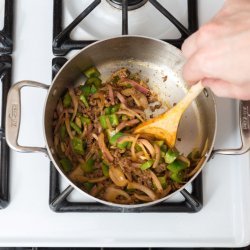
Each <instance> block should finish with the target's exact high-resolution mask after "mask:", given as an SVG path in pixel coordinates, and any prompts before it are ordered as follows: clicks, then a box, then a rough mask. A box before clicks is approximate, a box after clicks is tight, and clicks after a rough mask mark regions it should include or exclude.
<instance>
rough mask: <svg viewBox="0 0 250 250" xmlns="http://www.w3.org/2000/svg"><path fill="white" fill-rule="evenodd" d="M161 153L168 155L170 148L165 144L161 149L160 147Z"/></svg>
mask: <svg viewBox="0 0 250 250" xmlns="http://www.w3.org/2000/svg"><path fill="white" fill-rule="evenodd" d="M160 149H161V151H162V152H164V153H165V154H166V152H167V151H168V147H167V145H166V144H163V145H162V146H161V147H160Z"/></svg>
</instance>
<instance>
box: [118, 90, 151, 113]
mask: <svg viewBox="0 0 250 250" xmlns="http://www.w3.org/2000/svg"><path fill="white" fill-rule="evenodd" d="M122 94H124V95H125V96H132V98H133V99H134V101H135V103H136V105H137V106H139V107H143V108H144V109H146V108H147V107H148V100H147V97H146V96H145V95H144V94H142V93H140V92H138V91H136V90H135V89H124V90H122Z"/></svg>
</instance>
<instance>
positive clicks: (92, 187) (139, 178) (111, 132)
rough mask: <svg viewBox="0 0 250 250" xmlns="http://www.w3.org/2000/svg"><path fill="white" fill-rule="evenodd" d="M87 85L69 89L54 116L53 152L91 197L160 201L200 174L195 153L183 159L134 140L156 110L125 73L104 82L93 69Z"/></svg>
mask: <svg viewBox="0 0 250 250" xmlns="http://www.w3.org/2000/svg"><path fill="white" fill-rule="evenodd" d="M84 75H85V76H86V81H85V82H84V83H83V84H82V85H80V86H78V87H75V88H73V87H72V88H68V89H67V90H66V92H65V93H64V95H63V96H62V97H61V98H60V100H59V101H58V104H57V108H56V110H55V112H54V123H53V124H54V128H53V129H54V147H55V151H56V154H57V156H58V158H59V159H60V165H61V169H62V170H63V171H64V173H65V174H66V175H67V176H68V177H69V178H70V179H71V180H72V181H73V182H74V183H75V184H76V185H77V186H78V187H80V188H81V189H83V190H84V191H86V192H87V193H89V194H90V195H92V196H95V197H97V198H99V199H102V200H106V201H109V202H113V203H119V204H138V203H145V202H150V201H154V200H157V199H160V198H162V197H165V196H167V195H168V194H170V193H172V192H173V191H175V190H177V189H179V188H180V187H181V186H182V185H183V184H185V183H186V182H187V181H188V180H189V179H190V177H191V176H193V175H194V174H195V173H196V172H197V170H198V169H199V165H200V164H197V163H198V162H199V160H200V158H201V156H200V153H199V151H198V150H196V149H194V150H193V151H192V152H191V153H190V154H189V155H188V156H184V155H183V154H181V153H180V152H178V151H177V149H176V148H169V147H168V146H167V145H166V143H165V142H164V141H160V140H157V139H154V138H152V137H150V136H148V135H145V134H140V135H135V134H133V128H135V127H136V126H137V125H139V124H140V123H141V122H143V121H145V120H146V119H147V115H146V114H147V112H146V111H147V110H151V112H154V111H155V110H157V109H159V108H161V103H160V102H159V100H158V99H157V96H156V95H155V94H154V93H152V91H151V90H150V89H149V87H148V86H147V84H146V81H143V80H141V77H140V75H139V74H132V73H131V72H129V70H128V69H126V68H121V69H119V70H118V71H116V72H113V73H112V75H111V76H110V78H109V79H108V80H107V81H106V82H102V80H101V74H100V72H99V71H98V69H97V68H95V67H94V66H93V67H91V68H89V69H87V70H86V71H85V72H84Z"/></svg>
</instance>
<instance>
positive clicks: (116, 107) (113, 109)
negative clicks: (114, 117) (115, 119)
mask: <svg viewBox="0 0 250 250" xmlns="http://www.w3.org/2000/svg"><path fill="white" fill-rule="evenodd" d="M120 106H121V105H120V104H116V105H114V106H111V114H114V113H115V112H117V111H118V110H119V109H120Z"/></svg>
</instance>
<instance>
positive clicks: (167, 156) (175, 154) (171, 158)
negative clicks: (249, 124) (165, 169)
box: [164, 148, 179, 164]
mask: <svg viewBox="0 0 250 250" xmlns="http://www.w3.org/2000/svg"><path fill="white" fill-rule="evenodd" d="M178 155H179V153H178V152H176V151H174V150H172V149H171V148H170V149H168V151H167V153H166V154H165V156H164V159H165V162H166V163H168V164H170V163H172V162H173V161H174V160H175V159H176V158H177V157H178Z"/></svg>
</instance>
